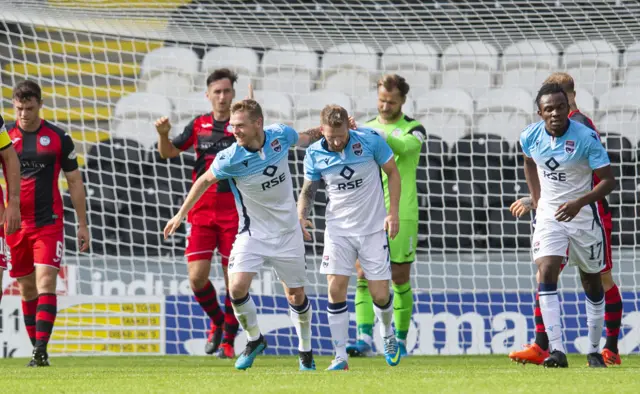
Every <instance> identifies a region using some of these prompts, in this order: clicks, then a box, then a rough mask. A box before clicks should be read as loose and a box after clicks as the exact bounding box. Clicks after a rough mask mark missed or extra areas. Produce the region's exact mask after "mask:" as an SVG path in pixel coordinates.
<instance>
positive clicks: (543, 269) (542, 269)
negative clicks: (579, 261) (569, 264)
mask: <svg viewBox="0 0 640 394" xmlns="http://www.w3.org/2000/svg"><path fill="white" fill-rule="evenodd" d="M537 264H538V275H537V278H538V283H547V284H551V283H558V274H559V272H560V264H555V262H554V261H553V260H551V259H544V260H542V261H540V262H537Z"/></svg>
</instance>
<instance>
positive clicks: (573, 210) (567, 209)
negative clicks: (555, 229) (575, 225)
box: [556, 200, 582, 222]
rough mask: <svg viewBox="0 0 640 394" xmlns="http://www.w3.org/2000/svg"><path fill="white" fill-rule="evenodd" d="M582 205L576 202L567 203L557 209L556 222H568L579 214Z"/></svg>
mask: <svg viewBox="0 0 640 394" xmlns="http://www.w3.org/2000/svg"><path fill="white" fill-rule="evenodd" d="M581 209H582V205H580V203H579V202H577V201H576V200H572V201H567V202H565V203H564V204H562V205H560V206H559V207H558V210H557V211H556V220H557V221H559V222H570V221H572V220H573V218H574V217H576V215H577V214H578V212H580V210H581Z"/></svg>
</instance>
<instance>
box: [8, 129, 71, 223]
mask: <svg viewBox="0 0 640 394" xmlns="http://www.w3.org/2000/svg"><path fill="white" fill-rule="evenodd" d="M7 129H8V132H9V137H11V141H12V142H13V146H14V148H15V150H16V152H17V153H18V158H19V159H20V172H21V175H22V180H21V182H20V214H21V215H22V228H24V229H30V228H38V227H43V226H49V225H59V226H60V227H62V220H63V206H62V197H61V195H60V189H59V188H58V178H59V177H60V170H62V171H64V172H70V171H74V170H76V169H78V160H77V155H76V151H75V146H74V144H73V140H72V139H71V137H70V136H69V135H68V134H66V133H65V132H64V131H63V130H61V129H60V128H58V127H57V126H54V125H53V124H51V123H49V122H47V121H45V120H42V122H41V123H40V128H38V130H36V131H33V132H27V131H24V130H22V129H21V128H20V126H19V125H18V124H17V123H11V124H9V125H7ZM3 167H4V166H3ZM5 177H6V174H5Z"/></svg>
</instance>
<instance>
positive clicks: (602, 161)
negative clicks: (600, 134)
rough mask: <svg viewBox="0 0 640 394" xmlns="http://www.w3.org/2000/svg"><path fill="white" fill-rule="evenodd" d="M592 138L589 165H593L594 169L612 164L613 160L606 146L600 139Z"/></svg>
mask: <svg viewBox="0 0 640 394" xmlns="http://www.w3.org/2000/svg"><path fill="white" fill-rule="evenodd" d="M590 140H591V143H590V144H589V167H591V169H592V170H597V169H598V168H602V167H606V166H608V165H610V164H611V161H609V155H608V154H607V151H606V150H605V149H604V146H602V143H601V142H600V139H595V138H590Z"/></svg>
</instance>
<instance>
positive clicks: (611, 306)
mask: <svg viewBox="0 0 640 394" xmlns="http://www.w3.org/2000/svg"><path fill="white" fill-rule="evenodd" d="M604 301H605V305H604V324H605V327H606V332H607V342H606V343H605V345H604V347H605V348H607V349H609V350H611V351H612V352H614V353H618V336H619V335H620V326H621V324H622V298H621V297H620V290H619V289H618V286H616V285H615V284H614V285H613V287H612V288H610V289H609V291H607V292H606V293H604Z"/></svg>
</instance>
